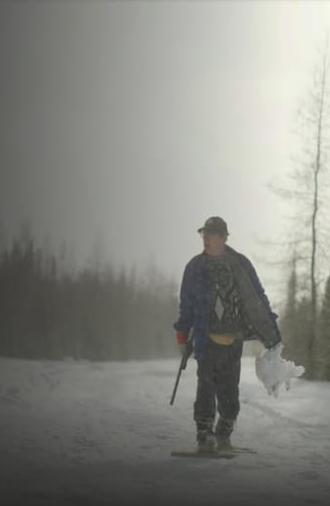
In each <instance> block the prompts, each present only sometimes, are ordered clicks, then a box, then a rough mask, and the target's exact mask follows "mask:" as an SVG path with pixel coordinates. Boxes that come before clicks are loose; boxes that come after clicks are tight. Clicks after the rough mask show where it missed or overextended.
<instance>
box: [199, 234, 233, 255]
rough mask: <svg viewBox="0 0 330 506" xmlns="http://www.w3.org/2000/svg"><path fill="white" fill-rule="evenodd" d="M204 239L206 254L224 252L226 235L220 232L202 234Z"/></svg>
mask: <svg viewBox="0 0 330 506" xmlns="http://www.w3.org/2000/svg"><path fill="white" fill-rule="evenodd" d="M201 236H202V238H203V243H204V249H205V251H206V253H208V252H209V251H211V252H216V251H218V250H220V251H221V250H222V249H223V246H224V244H225V242H226V241H227V236H226V235H220V234H219V233H218V232H205V231H203V232H201Z"/></svg>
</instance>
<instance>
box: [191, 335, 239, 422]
mask: <svg viewBox="0 0 330 506" xmlns="http://www.w3.org/2000/svg"><path fill="white" fill-rule="evenodd" d="M242 351H243V343H242V341H239V340H237V341H235V342H234V343H233V344H231V345H228V346H227V345H219V344H216V343H214V342H213V341H211V340H210V339H209V340H208V343H207V348H206V351H205V355H204V357H203V358H202V359H200V360H197V392H196V400H195V402H194V420H195V422H196V425H197V430H203V429H210V428H212V427H213V423H214V420H215V415H216V411H218V413H219V415H220V417H219V419H229V420H235V419H236V418H237V415H238V413H239V410H240V403H239V381H240V373H241V356H242Z"/></svg>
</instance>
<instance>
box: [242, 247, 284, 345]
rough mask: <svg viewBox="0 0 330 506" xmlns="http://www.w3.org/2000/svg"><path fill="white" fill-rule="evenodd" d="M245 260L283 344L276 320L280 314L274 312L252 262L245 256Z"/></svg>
mask: <svg viewBox="0 0 330 506" xmlns="http://www.w3.org/2000/svg"><path fill="white" fill-rule="evenodd" d="M244 260H245V264H246V267H247V270H248V272H249V275H250V277H251V280H252V282H253V284H254V286H255V288H256V291H257V293H258V294H259V295H260V297H261V299H262V300H263V302H264V304H265V306H266V308H267V310H268V312H269V314H270V316H271V318H272V320H273V321H274V325H275V328H276V331H277V334H278V341H277V342H281V341H282V336H281V333H280V330H279V328H278V325H277V322H276V320H277V318H278V314H277V313H275V312H274V311H273V310H272V308H271V305H270V302H269V299H268V297H267V295H266V293H265V289H264V287H263V286H262V283H261V281H260V279H259V277H258V274H257V272H256V269H255V268H254V265H253V264H252V262H251V260H249V259H248V258H247V257H246V256H244ZM275 344H277V343H271V345H272V346H274V345H275Z"/></svg>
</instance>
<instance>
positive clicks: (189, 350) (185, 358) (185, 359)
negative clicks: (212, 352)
mask: <svg viewBox="0 0 330 506" xmlns="http://www.w3.org/2000/svg"><path fill="white" fill-rule="evenodd" d="M192 351H193V345H192V338H190V339H189V340H188V341H187V348H186V352H185V353H184V354H183V355H182V358H181V362H180V365H179V370H178V373H177V375H176V380H175V385H174V389H173V393H172V397H171V400H170V405H172V404H174V399H175V394H176V391H177V388H178V385H179V381H180V377H181V373H182V371H183V369H185V368H186V365H187V362H188V358H189V357H190V355H191V353H192Z"/></svg>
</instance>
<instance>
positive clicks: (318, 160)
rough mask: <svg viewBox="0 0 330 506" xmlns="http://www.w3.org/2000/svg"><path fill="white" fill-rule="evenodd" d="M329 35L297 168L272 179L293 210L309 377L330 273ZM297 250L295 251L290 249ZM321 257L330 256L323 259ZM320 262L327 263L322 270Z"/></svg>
mask: <svg viewBox="0 0 330 506" xmlns="http://www.w3.org/2000/svg"><path fill="white" fill-rule="evenodd" d="M329 77H330V76H329V35H328V34H327V35H326V38H325V43H324V45H323V46H322V48H321V50H319V53H318V58H317V61H316V64H315V66H314V69H313V73H312V85H311V89H310V90H309V93H308V95H307V97H306V99H305V100H304V101H303V103H302V104H301V107H300V108H299V109H298V111H297V129H296V132H297V133H298V134H299V139H300V148H299V154H298V156H295V157H292V163H293V164H294V165H293V167H294V168H293V170H292V171H291V172H290V174H288V178H289V182H290V183H289V185H288V187H286V188H283V187H278V186H275V185H274V184H273V183H270V184H269V185H268V186H269V188H270V189H271V190H272V191H273V192H274V193H276V194H277V195H278V196H280V197H281V198H283V199H285V200H286V201H290V203H292V204H293V205H292V210H293V215H292V216H290V217H288V219H287V220H286V221H287V226H288V230H287V232H286V236H287V237H290V242H289V241H288V242H287V243H286V248H287V249H288V250H290V251H287V254H286V255H285V256H286V258H290V259H291V258H292V257H293V256H294V257H295V262H296V264H297V266H298V264H299V265H300V268H301V272H300V276H299V275H298V279H299V280H300V285H299V289H300V291H301V295H302V296H303V298H304V300H305V301H306V297H307V299H308V300H309V301H310V304H309V305H307V306H308V307H309V320H308V322H309V324H308V329H309V332H308V338H307V339H308V343H307V363H306V364H305V366H306V377H309V378H311V379H312V378H313V377H315V374H314V371H313V368H314V362H315V360H314V359H315V353H317V350H316V349H315V343H316V341H317V339H316V336H317V328H318V314H319V292H320V286H321V284H322V283H323V282H325V280H326V278H327V276H328V263H329V253H328V251H330V250H329V240H330V230H329V229H328V230H327V219H326V215H327V213H328V212H329V208H328V209H327V207H326V206H327V201H328V200H329V199H328V198H327V197H328V195H329V181H328V180H327V178H328V173H327V162H328V153H329V147H330V146H329V139H330V123H329V118H330V114H329V113H330V88H329V86H330V82H329V81H330V79H329ZM293 250H295V253H294V255H293V253H292V251H293ZM323 262H326V263H325V264H324V263H323ZM322 265H323V266H324V267H325V266H326V267H325V268H324V269H323V270H322Z"/></svg>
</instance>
